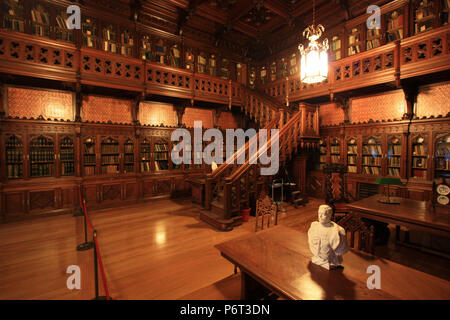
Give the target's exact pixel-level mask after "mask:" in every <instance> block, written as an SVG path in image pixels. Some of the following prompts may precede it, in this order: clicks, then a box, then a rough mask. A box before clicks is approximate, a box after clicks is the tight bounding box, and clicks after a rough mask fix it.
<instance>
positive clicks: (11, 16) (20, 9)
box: [2, 0, 25, 32]
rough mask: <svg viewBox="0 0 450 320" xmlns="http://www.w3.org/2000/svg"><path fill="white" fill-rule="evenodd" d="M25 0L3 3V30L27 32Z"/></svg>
mask: <svg viewBox="0 0 450 320" xmlns="http://www.w3.org/2000/svg"><path fill="white" fill-rule="evenodd" d="M24 2H25V1H24V0H9V1H3V3H2V6H3V7H2V11H3V28H5V29H8V30H12V31H17V32H25V23H24V21H25V16H24Z"/></svg>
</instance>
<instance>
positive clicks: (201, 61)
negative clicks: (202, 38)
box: [197, 52, 208, 73]
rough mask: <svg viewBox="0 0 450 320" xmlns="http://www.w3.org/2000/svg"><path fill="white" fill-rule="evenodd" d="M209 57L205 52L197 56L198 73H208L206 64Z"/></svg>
mask: <svg viewBox="0 0 450 320" xmlns="http://www.w3.org/2000/svg"><path fill="white" fill-rule="evenodd" d="M207 60H208V58H207V57H206V54H205V53H204V52H200V54H199V55H198V56H197V72H198V73H206V65H207Z"/></svg>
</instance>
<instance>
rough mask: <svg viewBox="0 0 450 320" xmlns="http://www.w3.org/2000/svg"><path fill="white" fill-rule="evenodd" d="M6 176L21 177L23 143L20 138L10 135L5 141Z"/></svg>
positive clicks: (11, 177) (9, 177) (10, 177)
mask: <svg viewBox="0 0 450 320" xmlns="http://www.w3.org/2000/svg"><path fill="white" fill-rule="evenodd" d="M5 149H6V150H5V151H6V177H7V178H8V179H20V178H23V144H22V140H21V139H20V138H19V137H17V136H15V135H12V136H10V137H9V138H8V139H6V141H5Z"/></svg>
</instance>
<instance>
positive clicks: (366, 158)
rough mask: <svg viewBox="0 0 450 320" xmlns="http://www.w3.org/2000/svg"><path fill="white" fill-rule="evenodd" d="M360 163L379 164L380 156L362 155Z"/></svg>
mask: <svg viewBox="0 0 450 320" xmlns="http://www.w3.org/2000/svg"><path fill="white" fill-rule="evenodd" d="M362 164H364V165H371V166H381V157H372V156H363V159H362Z"/></svg>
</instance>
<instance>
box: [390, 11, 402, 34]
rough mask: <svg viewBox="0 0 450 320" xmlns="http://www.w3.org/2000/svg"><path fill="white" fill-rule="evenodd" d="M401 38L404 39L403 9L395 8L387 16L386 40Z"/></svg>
mask: <svg viewBox="0 0 450 320" xmlns="http://www.w3.org/2000/svg"><path fill="white" fill-rule="evenodd" d="M401 39H403V13H402V11H401V10H395V11H392V12H389V13H388V14H387V16H386V42H392V41H396V40H401Z"/></svg>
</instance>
